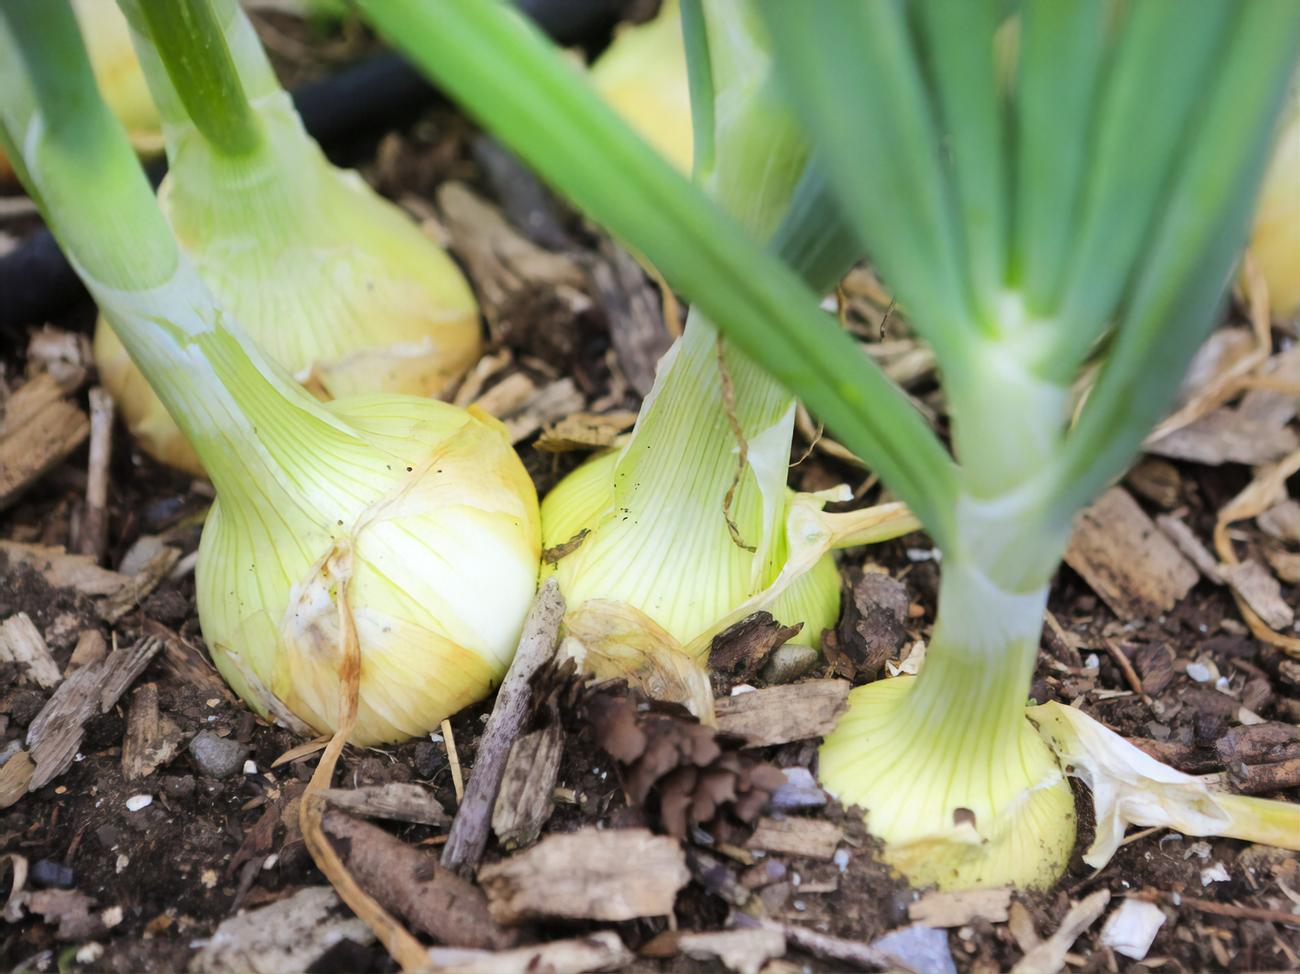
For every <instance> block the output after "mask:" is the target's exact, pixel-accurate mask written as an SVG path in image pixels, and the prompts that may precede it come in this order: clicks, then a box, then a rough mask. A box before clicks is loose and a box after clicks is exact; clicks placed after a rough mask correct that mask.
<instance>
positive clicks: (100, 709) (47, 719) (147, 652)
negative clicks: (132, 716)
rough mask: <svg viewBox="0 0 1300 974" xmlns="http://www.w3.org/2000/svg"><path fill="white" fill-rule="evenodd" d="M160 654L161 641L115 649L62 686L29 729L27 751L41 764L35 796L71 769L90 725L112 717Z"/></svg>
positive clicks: (34, 781)
mask: <svg viewBox="0 0 1300 974" xmlns="http://www.w3.org/2000/svg"><path fill="white" fill-rule="evenodd" d="M160 649H162V642H161V641H160V640H158V639H153V638H149V639H143V640H141V641H140V642H138V643H135V644H133V645H131V646H126V647H121V648H119V649H116V650H114V651H113V652H112V653H111V654H110V655H109V657H108V658H107V659H105V660H104V661H103V662H102V663H97V664H95V665H94V666H86V667H83V668H82V669H79V670H77V672H76V673H73V674H72V675H71V676H69V677H68V678H67V679H66V680H64V681H63V682H62V683H61V684H60V685H59V688H58V689H57V690H55V691H54V695H53V696H52V697H50V699H49V700H47V701H46V703H45V706H44V707H42V708H41V711H40V713H38V714H37V715H36V717H35V719H34V720H33V721H32V722H31V724H30V725H29V726H28V728H27V746H28V748H29V749H30V751H31V756H32V760H33V761H34V762H35V763H36V772H35V774H34V775H33V776H32V780H31V784H30V785H29V790H30V791H35V790H36V789H37V788H41V787H43V786H44V785H46V784H48V783H49V782H51V781H53V780H54V779H55V778H56V777H58V776H59V775H61V774H62V773H63V772H64V771H66V770H67V769H68V768H69V767H70V766H71V764H72V761H73V759H74V758H75V757H76V755H77V750H78V749H79V748H80V747H81V741H82V738H83V737H85V733H86V731H85V723H86V721H87V720H89V719H90V718H91V717H92V716H94V715H95V714H97V713H108V711H109V710H110V709H112V707H113V705H114V704H116V703H117V701H118V698H119V697H121V696H122V694H123V693H125V692H126V689H127V687H129V686H130V685H131V684H132V683H134V682H135V678H136V677H138V676H139V675H140V674H141V672H143V671H144V668H145V667H146V666H148V665H149V661H150V660H151V659H153V658H154V656H155V655H157V653H158V651H159V650H160Z"/></svg>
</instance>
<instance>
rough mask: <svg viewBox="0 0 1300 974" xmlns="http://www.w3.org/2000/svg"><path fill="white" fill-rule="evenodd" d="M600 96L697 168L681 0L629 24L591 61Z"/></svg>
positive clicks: (678, 159) (686, 165) (675, 159)
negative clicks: (693, 163)
mask: <svg viewBox="0 0 1300 974" xmlns="http://www.w3.org/2000/svg"><path fill="white" fill-rule="evenodd" d="M591 81H592V84H593V85H594V86H595V88H596V91H597V92H599V93H600V96H601V97H602V98H604V99H605V101H606V102H608V103H609V105H610V107H611V108H613V109H614V110H615V111H616V112H618V114H619V115H621V116H622V117H623V120H624V121H626V122H627V123H628V124H629V125H631V126H632V128H634V129H635V130H636V131H637V132H638V133H640V135H641V136H642V137H643V138H644V139H645V140H646V141H647V142H649V143H650V144H651V145H652V146H654V147H655V148H656V149H658V150H659V153H660V154H661V155H662V156H663V157H664V158H666V159H667V160H668V161H669V162H671V163H673V164H674V165H675V166H676V167H677V168H678V169H680V170H681V171H682V172H690V171H691V161H692V152H693V151H694V150H693V145H694V138H693V133H692V131H691V90H690V83H689V81H688V80H687V75H686V46H685V44H684V43H683V41H682V25H681V15H680V13H679V11H678V5H677V3H676V2H675V0H667V2H665V3H664V4H663V6H662V7H661V8H660V11H659V13H658V14H657V15H656V17H655V18H654V20H651V21H649V22H647V23H644V24H636V25H633V26H628V27H623V28H621V29H620V30H619V32H618V34H617V35H616V36H615V37H614V40H613V42H612V43H611V44H610V45H609V47H608V48H606V49H605V51H604V53H602V54H601V55H600V57H598V58H597V59H596V60H595V61H594V62H593V63H592V65H591Z"/></svg>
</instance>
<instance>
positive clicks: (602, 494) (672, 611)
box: [541, 450, 840, 648]
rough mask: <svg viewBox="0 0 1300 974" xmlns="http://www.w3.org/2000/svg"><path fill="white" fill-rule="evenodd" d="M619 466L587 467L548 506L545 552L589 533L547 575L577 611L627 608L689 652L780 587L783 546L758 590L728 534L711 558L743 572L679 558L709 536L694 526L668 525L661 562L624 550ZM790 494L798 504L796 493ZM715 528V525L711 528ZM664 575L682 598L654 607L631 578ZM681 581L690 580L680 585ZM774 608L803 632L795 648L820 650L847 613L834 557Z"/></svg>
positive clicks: (605, 461) (646, 588)
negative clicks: (596, 605)
mask: <svg viewBox="0 0 1300 974" xmlns="http://www.w3.org/2000/svg"><path fill="white" fill-rule="evenodd" d="M618 458H619V452H618V451H617V450H611V451H609V452H607V453H604V454H602V455H600V456H597V457H594V458H593V459H591V460H588V461H587V462H586V463H584V464H583V465H582V466H581V467H579V468H578V469H577V470H575V471H573V472H572V473H570V474H569V475H568V476H567V477H565V478H564V479H563V480H561V481H560V483H559V484H557V485H556V486H555V488H554V489H552V490H551V491H550V493H548V494H547V495H546V497H545V498H544V499H543V501H542V506H541V511H542V544H543V547H544V548H547V549H555V548H559V547H561V546H563V545H565V544H566V543H569V542H573V541H574V540H575V539H576V538H577V537H578V535H579V534H580V533H581V532H582V531H584V530H586V531H587V532H588V534H587V535H586V536H584V537H583V538H582V540H581V541H580V542H578V543H577V545H576V547H573V548H572V553H571V554H569V555H567V556H565V557H563V558H560V559H559V561H558V562H556V563H555V565H554V566H553V567H551V568H549V569H547V570H546V571H547V573H550V572H554V573H555V574H557V575H558V577H559V579H560V589H561V591H563V592H564V593H565V598H566V599H568V600H569V603H570V605H571V606H574V607H576V606H580V605H582V604H583V603H584V602H586V601H588V600H589V599H602V600H614V601H626V602H627V603H628V604H630V605H633V606H634V607H635V608H637V609H639V610H640V611H642V612H644V613H645V614H646V615H648V616H649V617H650V618H651V619H653V620H654V621H655V623H657V624H658V625H660V626H662V627H664V629H665V630H666V631H667V632H668V633H669V634H670V635H671V636H672V637H673V638H674V639H676V640H677V641H678V642H680V643H681V644H682V645H684V646H685V645H689V644H690V643H691V642H692V641H693V640H695V639H696V637H698V636H699V635H700V634H701V633H704V632H707V631H708V630H709V629H710V627H712V626H713V625H714V624H715V623H717V622H718V620H720V619H722V618H723V617H724V616H726V615H727V614H728V613H729V612H730V611H731V610H733V609H735V608H736V607H738V606H739V605H741V603H743V602H744V601H745V600H746V599H748V598H750V597H751V596H753V595H755V594H757V592H758V591H760V590H761V589H763V588H766V587H767V586H768V585H770V584H771V583H772V582H773V581H774V580H775V578H776V575H777V574H778V573H779V572H780V570H781V567H782V565H783V564H784V563H785V557H784V550H785V544H784V538H778V539H776V542H775V549H776V550H775V551H774V552H773V558H772V559H771V561H770V564H769V569H768V571H767V572H766V573H765V574H764V576H763V577H761V578H760V579H759V580H758V582H757V584H756V585H755V584H752V583H751V579H750V575H749V574H748V571H747V569H746V563H747V561H748V558H749V557H750V556H749V554H748V553H747V552H745V551H744V550H743V549H741V548H739V547H736V546H734V543H733V542H731V541H729V540H727V539H726V537H725V528H723V529H722V531H723V541H722V543H723V544H724V545H725V546H726V547H725V548H724V549H723V550H722V551H721V552H711V553H710V557H711V558H715V559H717V564H719V565H729V564H730V563H731V562H732V561H735V562H736V563H737V565H739V566H740V568H739V569H737V570H727V571H723V570H720V569H719V570H717V571H714V570H703V569H699V570H696V571H694V572H692V571H691V569H690V565H689V564H686V563H682V562H680V561H678V560H677V558H675V557H674V555H673V550H674V549H676V550H677V551H678V552H679V553H680V552H681V550H682V549H683V547H684V546H689V545H690V544H691V542H692V541H694V540H696V539H697V538H699V537H703V536H705V535H706V530H705V529H703V528H701V527H700V526H699V525H694V522H692V524H688V525H683V524H680V523H678V524H673V523H664V524H663V525H662V527H661V532H660V537H659V538H658V539H657V540H658V541H659V542H661V543H662V546H663V550H662V551H661V552H659V553H657V554H656V553H652V552H647V551H630V550H626V549H625V548H620V547H619V542H618V540H617V539H616V538H614V537H610V536H609V535H618V534H620V533H621V532H620V531H619V522H620V517H621V516H622V515H620V513H619V512H617V511H615V510H613V502H614V501H613V498H614V489H615V480H614V467H615V466H616V464H617V462H618ZM789 494H790V495H791V496H793V491H790V492H789ZM755 513H757V512H755ZM706 516H707V514H706ZM714 520H716V521H718V522H721V521H722V506H721V503H719V505H718V506H717V509H716V511H714V512H713V517H712V518H709V521H714ZM692 525H694V526H692ZM716 527H717V525H712V524H711V525H710V528H716ZM746 529H747V530H748V531H749V532H750V533H751V534H752V535H754V536H757V535H758V534H759V532H760V531H761V530H762V526H761V524H759V523H756V522H754V521H752V520H751V521H749V522H747V523H746V524H745V525H744V528H743V529H742V533H744V530H746ZM631 536H632V537H640V536H641V535H640V534H634V535H631ZM652 543H654V540H653V539H652ZM584 549H585V550H584ZM596 549H600V551H599V552H598V551H597V550H596ZM600 552H603V554H601V553H600ZM601 564H606V565H609V566H618V567H617V570H615V568H613V567H611V568H610V569H609V570H603V569H601V568H600V567H599V566H600V565H601ZM710 564H713V562H712V561H711V562H710ZM665 568H668V570H669V574H672V575H676V576H678V577H677V578H676V579H675V580H674V583H673V586H668V585H667V584H665V585H664V586H662V587H663V588H671V589H673V590H674V591H676V592H678V593H679V594H680V598H673V599H671V600H667V601H666V602H665V603H664V604H662V605H660V604H656V603H655V602H653V595H654V593H655V591H656V587H655V586H650V585H641V584H638V580H637V578H635V577H633V575H632V573H634V572H648V573H655V572H663V571H664V569H665ZM697 569H698V566H697ZM682 575H685V576H686V579H683V578H682V577H680V576H682ZM683 580H689V581H691V583H692V584H691V585H690V586H688V587H686V588H681V587H677V585H678V582H681V581H683ZM638 593H641V594H640V595H639V594H638ZM645 593H650V596H651V597H643V596H644V595H645ZM769 608H770V610H771V611H772V612H773V614H774V615H775V616H776V618H777V620H778V621H779V622H781V623H782V624H784V625H794V624H796V623H801V624H802V625H803V628H802V629H801V630H800V631H799V633H798V634H797V635H795V636H794V637H792V638H791V639H790V640H789V641H790V642H791V643H795V644H798V645H804V646H811V647H813V648H818V647H820V646H821V636H822V633H823V632H824V631H825V630H826V629H829V628H831V627H833V626H834V625H835V621H836V619H838V617H839V612H840V576H839V570H838V569H837V568H836V566H835V559H834V556H833V555H831V554H829V553H828V554H826V555H825V556H824V557H822V558H821V559H820V560H819V561H818V562H817V564H816V566H815V567H814V568H813V569H812V570H811V571H809V572H808V573H807V574H805V575H804V576H802V577H801V578H799V579H798V580H797V581H796V582H795V583H794V584H793V585H792V586H791V587H790V588H789V589H787V590H786V591H785V592H783V593H782V594H781V595H779V596H778V597H777V598H776V599H775V601H774V602H773V604H772V605H771V606H770V607H769ZM665 610H667V611H665Z"/></svg>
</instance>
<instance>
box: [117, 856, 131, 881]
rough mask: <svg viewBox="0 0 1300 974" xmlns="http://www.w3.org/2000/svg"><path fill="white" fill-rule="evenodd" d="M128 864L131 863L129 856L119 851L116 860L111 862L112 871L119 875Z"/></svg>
mask: <svg viewBox="0 0 1300 974" xmlns="http://www.w3.org/2000/svg"><path fill="white" fill-rule="evenodd" d="M129 865H131V857H130V856H128V855H126V854H125V853H122V852H119V853H118V854H117V861H116V862H115V863H114V864H113V871H114V872H116V873H117V874H118V875H119V876H120V875H122V873H124V872H125V871H126V867H127V866H129Z"/></svg>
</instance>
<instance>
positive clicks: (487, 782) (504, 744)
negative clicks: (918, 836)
mask: <svg viewBox="0 0 1300 974" xmlns="http://www.w3.org/2000/svg"><path fill="white" fill-rule="evenodd" d="M563 618H564V596H562V595H561V594H560V586H559V583H558V582H557V581H556V580H555V579H554V578H549V579H547V580H546V581H545V582H544V583H543V584H542V587H541V588H540V589H539V590H538V592H537V597H536V598H535V599H534V600H533V605H532V608H531V609H529V610H528V615H527V617H526V618H525V619H524V628H523V632H522V633H520V636H519V645H518V647H517V648H516V650H515V655H514V659H513V660H512V661H511V663H510V668H509V669H508V670H507V671H506V675H505V677H504V679H502V681H501V687H500V689H499V690H498V691H497V699H496V703H495V704H494V705H493V707H492V715H491V716H490V717H489V718H488V722H487V726H486V727H485V728H484V729H483V736H482V737H481V738H479V745H478V754H477V760H476V763H475V765H474V773H473V775H471V776H470V779H469V787H468V788H467V789H466V792H465V796H464V800H463V801H462V802H461V803H460V808H459V809H457V811H456V819H455V821H454V822H452V826H451V832H450V834H449V835H448V837H447V844H446V845H445V846H444V847H443V850H442V864H443V865H444V866H446V867H447V868H449V869H459V870H464V871H466V872H468V871H470V870H472V869H473V868H474V867H475V866H477V865H478V861H479V859H480V857H481V856H482V855H483V849H484V848H485V847H486V846H487V840H488V833H489V831H490V829H491V824H492V810H493V808H494V807H495V806H496V798H497V791H498V789H499V788H500V787H501V779H502V777H503V776H504V775H505V770H506V761H507V759H508V758H509V756H510V749H511V748H512V747H513V746H514V742H515V739H516V737H518V735H519V732H520V730H521V729H522V727H523V723H524V720H525V718H526V717H527V716H528V710H529V704H530V703H531V701H532V689H531V687H530V686H529V681H530V680H531V679H532V677H533V674H534V673H536V672H537V670H538V668H539V667H540V666H542V665H543V664H544V663H545V662H546V661H547V660H549V659H550V658H551V657H552V656H554V655H555V643H556V640H557V639H558V638H559V631H560V621H561V620H562V619H563Z"/></svg>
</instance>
